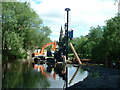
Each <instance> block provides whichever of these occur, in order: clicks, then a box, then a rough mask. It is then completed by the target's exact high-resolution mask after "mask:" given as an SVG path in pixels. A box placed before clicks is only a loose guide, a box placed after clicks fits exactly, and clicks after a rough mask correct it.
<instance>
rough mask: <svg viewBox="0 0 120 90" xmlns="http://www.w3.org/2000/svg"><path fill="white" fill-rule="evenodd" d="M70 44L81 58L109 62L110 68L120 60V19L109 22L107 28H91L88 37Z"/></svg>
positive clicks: (82, 37) (112, 19)
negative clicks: (113, 62)
mask: <svg viewBox="0 0 120 90" xmlns="http://www.w3.org/2000/svg"><path fill="white" fill-rule="evenodd" d="M70 42H72V43H73V45H74V47H75V49H76V51H77V52H78V54H79V56H80V58H90V59H93V60H95V61H100V62H105V61H107V64H108V65H109V66H110V65H111V64H112V61H115V62H117V61H118V60H120V17H119V16H115V17H113V18H111V19H109V20H107V21H106V25H105V26H97V27H91V28H90V32H89V33H88V35H86V36H81V37H79V38H75V39H73V41H70ZM70 53H71V52H70Z"/></svg>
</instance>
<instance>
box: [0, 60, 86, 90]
mask: <svg viewBox="0 0 120 90" xmlns="http://www.w3.org/2000/svg"><path fill="white" fill-rule="evenodd" d="M66 69H68V70H67V71H68V72H67V75H68V76H67V78H68V79H67V80H68V81H67V82H68V83H67V84H68V87H69V86H72V85H74V84H75V83H77V82H79V81H83V80H84V79H85V78H86V77H87V76H88V72H87V71H84V70H83V69H82V68H81V67H78V66H77V65H76V64H74V65H70V64H68V65H63V64H54V63H47V62H44V64H41V63H39V64H35V63H34V62H33V60H32V59H30V60H22V59H21V60H16V61H14V62H12V63H9V64H7V65H6V67H3V71H4V72H3V75H2V88H65V87H66Z"/></svg>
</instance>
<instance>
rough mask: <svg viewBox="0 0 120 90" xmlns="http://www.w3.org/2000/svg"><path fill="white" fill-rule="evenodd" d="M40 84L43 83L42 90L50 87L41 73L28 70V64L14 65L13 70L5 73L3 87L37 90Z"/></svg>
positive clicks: (31, 69)
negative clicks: (34, 89) (35, 89)
mask: <svg viewBox="0 0 120 90" xmlns="http://www.w3.org/2000/svg"><path fill="white" fill-rule="evenodd" d="M38 83H41V84H40V86H41V88H46V87H49V86H50V83H49V82H48V80H47V78H46V77H44V76H43V75H42V74H41V72H36V71H33V68H32V67H30V68H28V67H27V64H20V63H13V64H12V68H11V69H9V70H7V72H5V78H4V79H3V84H2V85H3V88H35V87H36V86H37V84H38ZM36 88H37V87H36Z"/></svg>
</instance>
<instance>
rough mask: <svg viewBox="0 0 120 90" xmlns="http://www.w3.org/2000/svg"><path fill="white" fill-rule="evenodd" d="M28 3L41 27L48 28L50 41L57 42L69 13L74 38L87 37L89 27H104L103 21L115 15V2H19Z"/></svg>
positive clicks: (31, 0)
mask: <svg viewBox="0 0 120 90" xmlns="http://www.w3.org/2000/svg"><path fill="white" fill-rule="evenodd" d="M20 1H27V2H30V4H31V8H33V10H35V11H36V12H37V14H38V15H39V16H40V17H41V18H42V20H43V25H45V26H46V25H47V26H49V27H50V29H51V31H52V33H51V35H50V38H51V40H52V41H54V40H58V39H59V35H60V30H61V26H62V28H63V30H64V24H65V23H66V22H67V18H66V17H67V12H66V11H65V8H70V11H69V30H71V29H72V30H73V31H74V34H73V36H74V38H75V37H80V36H81V35H83V36H84V35H87V34H88V33H89V30H90V27H92V26H93V27H96V26H97V25H100V26H104V25H105V21H106V20H108V19H110V18H112V17H114V16H115V15H116V14H117V11H118V6H117V3H116V4H114V3H115V0H20Z"/></svg>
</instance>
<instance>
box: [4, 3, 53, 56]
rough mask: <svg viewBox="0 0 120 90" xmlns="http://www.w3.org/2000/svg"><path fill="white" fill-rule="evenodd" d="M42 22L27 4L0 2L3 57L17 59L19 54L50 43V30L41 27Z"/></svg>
mask: <svg viewBox="0 0 120 90" xmlns="http://www.w3.org/2000/svg"><path fill="white" fill-rule="evenodd" d="M42 22H43V21H42V20H41V18H40V17H39V16H38V15H37V13H36V12H35V11H34V10H33V9H31V7H30V4H29V3H27V2H2V29H3V32H2V37H3V40H2V50H3V55H5V56H6V57H10V56H11V55H13V56H15V57H17V56H16V55H20V53H26V52H28V51H29V50H32V49H34V46H35V45H39V46H40V47H41V46H42V45H43V44H45V43H46V42H49V41H51V40H50V38H49V35H50V33H51V30H50V28H49V27H48V26H43V25H42ZM43 42H44V43H43ZM16 52H17V53H16ZM3 58H4V57H3Z"/></svg>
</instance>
